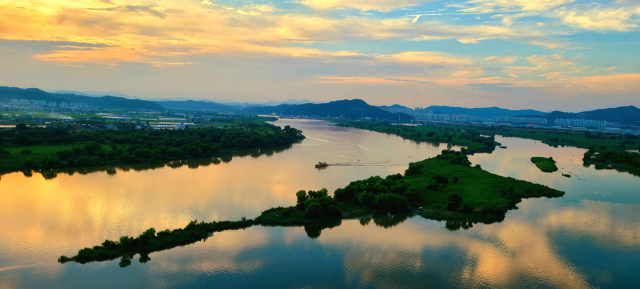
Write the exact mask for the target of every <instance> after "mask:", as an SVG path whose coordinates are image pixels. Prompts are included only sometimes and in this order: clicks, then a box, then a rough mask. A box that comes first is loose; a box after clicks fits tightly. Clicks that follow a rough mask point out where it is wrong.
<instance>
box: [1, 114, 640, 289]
mask: <svg viewBox="0 0 640 289" xmlns="http://www.w3.org/2000/svg"><path fill="white" fill-rule="evenodd" d="M285 124H290V125H292V126H294V127H297V128H299V129H302V130H303V131H304V132H305V135H307V136H308V138H307V139H306V140H305V141H303V142H302V143H301V144H296V145H294V146H293V147H292V148H291V149H288V150H284V151H280V152H273V153H270V154H269V153H267V154H260V153H256V152H250V153H248V154H246V155H244V156H237V157H233V158H232V159H228V158H227V159H225V160H220V161H211V162H206V161H205V162H204V163H202V162H201V163H197V162H191V164H187V165H182V166H180V165H172V166H162V167H158V166H149V167H145V166H132V167H124V168H102V169H97V170H95V169H91V170H87V171H74V172H73V173H72V174H71V172H60V173H58V174H57V176H56V177H55V178H51V179H45V178H43V177H42V176H40V175H34V176H32V177H26V176H25V175H23V174H22V173H12V174H8V175H3V176H2V179H1V180H0V223H1V224H2V228H3V230H1V231H0V287H6V288H20V287H39V286H37V285H43V284H44V283H46V284H57V285H58V286H54V287H61V288H64V287H69V286H70V284H74V283H73V282H74V280H75V279H76V278H77V276H78V275H82V276H87V274H88V275H89V276H93V277H95V278H101V279H100V280H103V281H104V282H105V283H104V284H105V285H104V287H126V286H129V285H126V284H129V283H126V282H133V280H134V279H135V280H136V281H137V282H138V283H136V284H147V285H148V286H151V287H160V288H162V287H173V286H182V285H185V284H188V286H190V287H207V286H205V285H210V284H212V282H213V283H214V284H215V282H216V280H218V279H224V278H221V276H227V277H228V276H236V278H237V280H236V282H241V281H242V280H248V281H250V280H252V279H251V278H253V277H255V276H262V277H261V278H267V279H268V277H269V276H271V277H273V278H276V277H279V276H280V277H281V278H280V279H282V280H283V281H282V282H283V283H281V284H280V285H282V286H280V287H305V286H307V285H308V286H309V287H313V286H312V285H313V284H304V283H293V282H304V281H297V280H293V279H291V280H290V279H288V278H286V277H285V276H284V275H281V274H284V273H282V272H283V271H286V270H285V269H286V268H289V270H294V271H295V270H305V269H304V268H298V267H300V266H294V267H295V268H291V264H297V263H296V262H303V264H305V266H309V268H311V269H309V270H316V271H318V272H323V271H329V270H339V271H340V272H341V274H343V275H339V274H338V275H335V274H334V275H335V276H336V277H334V278H325V279H326V280H325V279H322V280H324V281H322V280H317V282H320V283H322V282H334V283H328V284H329V285H326V286H325V287H335V286H338V287H360V285H364V286H373V287H387V288H399V287H423V286H424V285H425V283H424V282H425V281H423V280H429V281H430V282H434V284H439V285H441V286H452V287H514V286H521V285H536V286H537V285H540V286H542V287H570V288H584V287H592V284H593V282H595V281H593V279H592V277H590V276H589V274H588V273H585V272H586V271H585V270H586V269H584V268H585V267H587V268H589V266H595V265H593V264H583V263H578V264H576V263H575V262H576V261H575V260H574V259H572V258H571V257H570V256H567V255H563V251H562V250H561V249H560V248H559V247H562V246H561V245H562V242H564V241H562V242H561V241H559V240H560V239H563V238H564V239H569V240H573V239H584V238H586V239H587V240H588V242H590V243H593V246H595V247H597V248H606V250H610V251H612V252H618V251H623V252H626V253H627V254H632V255H635V256H638V258H640V253H639V252H640V244H639V240H640V235H639V234H640V229H639V227H638V226H637V224H638V223H640V213H639V212H640V207H639V205H638V204H640V196H637V194H636V196H635V197H634V194H633V193H634V192H633V190H634V189H633V188H638V187H640V181H639V180H640V178H637V177H634V176H631V175H628V174H621V173H617V172H613V171H596V170H594V169H592V168H584V167H582V166H581V162H579V161H578V160H579V158H578V157H579V156H581V154H582V153H581V150H579V149H571V148H550V147H548V146H546V145H542V144H540V145H538V144H539V143H538V144H535V145H532V144H531V143H530V142H529V141H527V140H519V139H502V140H499V141H500V142H502V143H503V144H507V146H508V149H498V150H496V151H495V152H494V153H493V154H491V155H487V154H476V155H474V156H473V157H472V158H471V159H472V162H473V163H474V164H475V163H479V164H481V165H482V167H483V168H484V169H487V170H489V171H491V172H494V173H497V174H501V175H506V176H512V177H516V178H519V179H525V180H528V181H533V182H538V183H542V184H546V185H549V186H551V187H554V188H558V189H561V190H565V191H566V192H567V194H566V195H565V197H563V198H559V199H535V200H525V201H524V202H522V203H520V204H518V207H519V209H518V210H516V211H512V212H509V214H508V215H507V218H506V220H505V221H503V222H502V223H496V224H492V225H481V224H476V225H474V226H473V228H471V229H468V230H458V231H455V232H452V231H449V230H447V229H446V228H445V223H443V222H435V221H427V220H422V219H421V218H420V217H413V218H411V219H409V220H404V218H403V217H397V216H394V217H387V218H377V219H374V220H372V221H366V220H362V221H360V220H349V221H344V222H342V224H341V225H340V226H338V227H334V228H329V229H324V230H322V232H321V233H320V236H319V237H318V238H317V239H310V238H309V237H308V235H307V233H306V232H305V230H304V228H264V227H252V228H249V229H246V230H240V231H229V232H222V233H216V234H214V235H213V236H212V237H211V238H208V239H207V240H206V241H205V242H198V243H195V244H193V245H189V246H185V247H179V248H175V249H171V250H167V251H163V252H158V253H153V254H151V261H150V262H149V263H146V264H137V261H135V260H134V264H133V265H132V266H131V268H127V269H123V270H120V269H119V268H117V261H114V262H115V263H114V262H105V263H92V264H87V265H77V264H72V265H60V264H58V263H57V262H56V260H57V258H58V257H59V256H60V255H72V254H73V253H74V252H75V251H76V250H78V249H80V248H83V247H86V246H93V245H97V244H99V243H102V241H104V240H105V239H117V238H119V237H120V236H122V235H130V236H131V235H138V234H140V232H142V231H143V230H145V229H147V228H149V227H155V228H156V229H157V230H164V229H173V228H178V227H184V226H185V225H186V224H187V223H188V222H189V221H190V220H193V219H199V220H205V221H211V220H237V219H240V218H241V217H247V218H253V217H256V216H257V215H258V214H259V213H260V212H261V211H262V210H264V209H266V208H270V207H274V206H280V205H287V204H293V203H295V195H294V192H296V191H297V190H299V189H307V190H309V189H319V188H322V187H326V188H328V189H329V190H330V191H333V190H334V189H336V188H338V187H342V186H345V185H347V184H348V183H349V182H350V181H352V180H357V179H363V178H367V177H369V176H372V175H382V176H384V175H389V174H393V173H400V172H403V171H404V169H405V168H406V166H407V164H408V163H409V162H412V161H416V160H420V159H424V158H428V157H432V156H434V155H436V154H438V153H439V152H440V151H441V150H442V149H444V148H446V145H433V144H427V143H420V144H418V143H415V142H411V141H407V140H402V139H401V138H398V137H396V136H391V135H385V134H379V133H374V132H368V131H362V130H353V129H346V128H335V127H330V126H328V125H326V124H322V123H315V122H306V121H283V125H285ZM531 156H553V158H554V159H555V160H556V161H557V162H558V166H559V168H560V170H561V172H567V173H568V172H570V173H571V174H572V175H573V176H574V177H572V178H565V177H562V176H561V174H560V172H558V173H555V174H546V173H542V172H540V171H539V170H538V169H537V168H536V167H535V166H534V165H532V164H531V163H530V161H529V160H528V159H529V158H530V157H531ZM317 161H326V162H328V163H330V164H334V166H330V167H329V168H328V169H326V170H322V171H318V170H316V169H315V168H314V167H313V164H314V163H316V162H317ZM196 167H197V168H196ZM611 180H615V181H611ZM620 196H624V197H625V198H624V199H619V197H620ZM398 222H400V223H398ZM385 227H386V228H385ZM564 239H563V240H564ZM276 256H277V257H276ZM289 258H298V259H295V260H293V261H292V260H290V259H289ZM280 259H282V260H280ZM336 259H337V260H339V262H340V263H341V264H342V266H338V268H337V269H336V268H335V264H334V263H332V262H334V261H335V260H336ZM323 264H334V265H332V266H331V267H329V265H327V267H323ZM596 267H597V266H596ZM113 268H117V269H118V270H113ZM119 270H120V271H119ZM126 270H141V271H140V272H136V274H132V275H127V274H126V272H127V271H126ZM598 270H601V271H603V272H604V273H607V272H608V271H606V270H605V269H602V268H600V267H598ZM612 270H613V269H612ZM587 271H589V272H592V271H593V270H587ZM26 272H29V273H28V274H27V273H26ZM74 272H76V273H74ZM264 272H271V273H269V274H267V273H264ZM331 272H333V273H335V272H334V271H331ZM333 273H332V274H333ZM604 273H603V274H604ZM609 273H610V275H611V276H614V275H615V272H609ZM25 274H26V275H29V274H32V277H33V276H36V277H38V278H39V279H38V280H43V281H42V282H43V283H37V282H36V283H29V284H32V285H26V284H27V283H25V279H24V278H25V277H24V276H26V275H25ZM74 274H75V275H74ZM261 274H266V277H265V276H263V275H261ZM604 275H606V274H604ZM604 275H603V276H604ZM74 276H75V277H74ZM255 278H257V277H255ZM335 278H337V279H340V280H335ZM294 279H295V278H294ZM199 280H200V281H199ZM201 280H204V281H202V282H204V283H198V282H201ZM603 280H605V281H606V280H609V281H611V280H612V279H611V278H609V279H607V278H604V279H603ZM613 280H614V281H615V279H613ZM205 281H207V282H205ZM248 281H247V282H248ZM605 281H602V282H605ZM113 282H115V283H113ZM118 282H125V283H118ZM218 282H222V281H218ZM273 282H275V281H273ZM287 282H291V283H287ZM336 282H337V283H336ZM230 284H231V283H229V284H228V283H225V284H221V285H220V286H221V287H225V286H224V285H227V286H228V285H230ZM270 284H271V283H270ZM336 284H342V285H336ZM598 284H599V285H602V284H604V285H606V284H607V283H598ZM65 285H66V286H65ZM109 285H111V286H109ZM192 285H193V286H192ZM231 285H233V284H231ZM236 285H238V284H236ZM289 285H291V286H289ZM298 285H300V286H298ZM321 285H322V284H321ZM185 286H187V285H185ZM72 287H73V286H72ZM234 287H235V286H234ZM239 287H242V286H239Z"/></svg>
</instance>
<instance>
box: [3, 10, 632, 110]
mask: <svg viewBox="0 0 640 289" xmlns="http://www.w3.org/2000/svg"><path fill="white" fill-rule="evenodd" d="M0 7H2V9H0V17H2V19H3V20H5V21H2V22H1V23H0V64H1V65H0V85H2V86H15V87H23V88H28V87H37V88H40V89H43V90H47V91H52V90H74V91H117V92H120V93H123V94H126V95H131V96H136V97H140V98H147V99H154V98H170V99H176V98H182V99H209V100H227V101H235V102H267V101H271V100H274V101H285V100H288V99H309V100H310V101H313V102H326V101H332V100H339V99H355V98H359V99H363V100H365V101H366V102H368V103H370V104H372V105H391V104H400V105H404V106H407V107H411V108H413V107H427V106H430V105H447V106H460V107H470V108H473V107H492V106H498V107H503V108H509V109H536V110H542V111H552V110H562V111H568V112H578V111H585V110H593V109H599V108H608V107H617V106H626V105H635V106H640V94H639V93H638V92H639V91H640V69H639V68H638V65H639V64H640V53H639V52H638V51H640V41H639V40H640V2H638V1H636V0H615V1H604V0H603V1H583V0H512V1H504V0H467V1H420V0H354V1H335V0H300V1H245V0H238V1H227V0H220V1H214V0H204V1H202V0H197V1H196V0H193V1H189V0H185V1H178V0H165V1H145V2H139V1H129V0H126V1H120V0H83V1H63V0H52V1H43V0H30V1H6V0H0Z"/></svg>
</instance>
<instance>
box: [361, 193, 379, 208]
mask: <svg viewBox="0 0 640 289" xmlns="http://www.w3.org/2000/svg"><path fill="white" fill-rule="evenodd" d="M375 198H376V196H375V195H374V194H372V193H369V192H362V193H359V194H358V195H357V196H356V200H357V201H358V203H359V204H360V205H362V206H365V207H372V206H373V203H374V202H375Z"/></svg>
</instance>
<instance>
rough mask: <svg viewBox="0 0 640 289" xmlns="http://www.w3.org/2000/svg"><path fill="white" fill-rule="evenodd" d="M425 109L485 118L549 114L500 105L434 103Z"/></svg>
mask: <svg viewBox="0 0 640 289" xmlns="http://www.w3.org/2000/svg"><path fill="white" fill-rule="evenodd" d="M425 110H431V111H433V112H434V113H440V114H467V115H476V116H481V117H484V118H492V117H494V116H517V115H537V116H542V115H545V114H547V113H546V112H542V111H538V110H533V109H523V110H511V109H506V108H499V107H496V106H494V107H484V108H466V107H454V106H439V105H432V106H429V107H426V108H425Z"/></svg>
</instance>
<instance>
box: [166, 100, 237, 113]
mask: <svg viewBox="0 0 640 289" xmlns="http://www.w3.org/2000/svg"><path fill="white" fill-rule="evenodd" d="M156 103H158V104H160V105H162V106H163V107H164V108H166V109H183V110H212V111H233V110H234V109H236V108H237V107H233V106H229V105H224V104H220V103H216V102H208V101H198V100H174V101H156Z"/></svg>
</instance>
